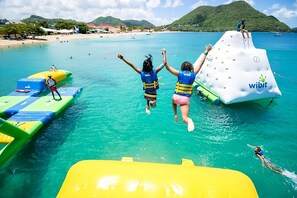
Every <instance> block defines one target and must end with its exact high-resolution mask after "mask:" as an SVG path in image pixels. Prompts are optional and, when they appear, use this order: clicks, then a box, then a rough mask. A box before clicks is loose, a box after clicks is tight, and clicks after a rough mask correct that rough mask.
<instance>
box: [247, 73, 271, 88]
mask: <svg viewBox="0 0 297 198" xmlns="http://www.w3.org/2000/svg"><path fill="white" fill-rule="evenodd" d="M265 81H266V76H263V74H261V76H260V77H259V82H256V83H251V84H249V87H250V89H261V88H266V87H267V82H265Z"/></svg>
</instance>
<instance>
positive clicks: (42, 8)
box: [0, 0, 297, 28]
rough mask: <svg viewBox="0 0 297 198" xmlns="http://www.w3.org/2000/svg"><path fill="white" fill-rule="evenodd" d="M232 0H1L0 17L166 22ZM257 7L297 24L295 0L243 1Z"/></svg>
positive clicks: (288, 22) (280, 18)
mask: <svg viewBox="0 0 297 198" xmlns="http://www.w3.org/2000/svg"><path fill="white" fill-rule="evenodd" d="M233 1H235V0H0V19H2V18H6V19H8V20H21V19H24V18H28V17H29V16H30V15H32V14H34V15H38V16H42V17H45V18H64V19H74V20H77V21H83V22H90V21H92V20H94V19H95V18H97V17H99V16H103V17H104V16H113V17H116V18H120V19H122V20H126V19H135V20H142V19H144V20H148V21H150V22H151V23H153V24H154V25H166V24H169V23H171V22H173V21H175V20H177V19H179V18H181V17H182V16H184V15H185V14H187V13H189V12H190V11H192V10H193V9H195V8H197V7H198V6H201V5H208V6H218V5H223V4H228V3H231V2H233ZM245 1H246V2H247V3H249V4H250V5H251V6H252V7H253V8H255V9H256V10H258V11H260V12H262V13H264V14H266V15H273V16H274V17H276V18H277V19H278V20H280V21H281V22H284V23H286V24H287V25H288V26H290V27H291V28H293V27H297V0H269V1H268V0H245Z"/></svg>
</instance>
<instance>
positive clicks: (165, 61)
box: [162, 49, 179, 76]
mask: <svg viewBox="0 0 297 198" xmlns="http://www.w3.org/2000/svg"><path fill="white" fill-rule="evenodd" d="M162 55H163V64H164V65H165V67H166V69H167V70H168V71H169V72H170V73H172V74H173V75H175V76H178V73H179V71H178V70H176V69H174V68H173V67H171V66H170V65H169V64H168V62H167V57H166V49H162Z"/></svg>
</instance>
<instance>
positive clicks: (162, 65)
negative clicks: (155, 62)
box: [156, 64, 165, 73]
mask: <svg viewBox="0 0 297 198" xmlns="http://www.w3.org/2000/svg"><path fill="white" fill-rule="evenodd" d="M164 66H165V65H164V64H161V65H160V66H159V67H158V68H157V69H156V72H157V73H158V72H159V71H161V70H162V69H163V68H164Z"/></svg>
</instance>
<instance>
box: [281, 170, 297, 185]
mask: <svg viewBox="0 0 297 198" xmlns="http://www.w3.org/2000/svg"><path fill="white" fill-rule="evenodd" d="M282 175H284V176H286V177H288V178H289V179H291V180H292V181H293V182H294V184H293V188H294V189H295V190H297V175H296V174H295V173H294V172H290V171H287V170H283V171H282Z"/></svg>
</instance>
